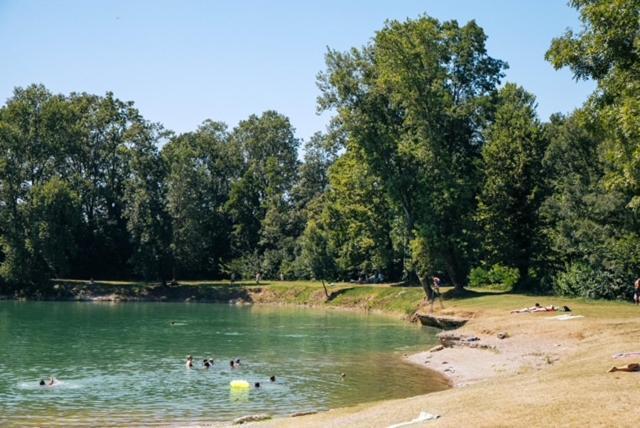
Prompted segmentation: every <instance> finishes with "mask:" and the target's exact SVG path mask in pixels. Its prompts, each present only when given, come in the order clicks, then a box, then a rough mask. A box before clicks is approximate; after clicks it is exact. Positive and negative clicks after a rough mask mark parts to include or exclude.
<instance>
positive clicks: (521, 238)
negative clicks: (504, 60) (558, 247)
mask: <svg viewBox="0 0 640 428" xmlns="http://www.w3.org/2000/svg"><path fill="white" fill-rule="evenodd" d="M498 100H499V101H498V107H497V110H496V113H495V119H494V121H493V123H492V124H491V126H490V127H489V128H488V129H487V132H486V143H485V145H484V146H483V148H482V159H483V167H484V168H483V170H484V176H485V179H484V183H483V186H482V190H481V192H480V194H479V196H478V201H479V202H478V212H477V220H478V222H479V224H480V226H481V227H482V237H483V239H482V241H483V242H482V243H483V247H482V249H483V252H484V254H485V261H487V262H488V263H489V264H498V263H499V264H503V265H507V266H513V267H516V268H517V269H518V271H519V274H520V286H521V287H522V286H526V285H527V283H528V279H529V269H530V267H531V266H532V264H533V263H534V260H535V257H536V256H537V250H539V249H540V245H541V240H540V231H539V225H540V222H539V219H538V210H539V208H540V204H541V203H542V200H543V197H544V191H543V188H544V182H543V177H544V175H543V173H542V158H543V156H544V153H545V149H546V145H547V141H546V138H545V136H544V132H543V129H542V126H541V124H540V123H539V122H538V119H537V118H536V112H535V98H534V96H533V95H531V94H529V93H527V92H526V91H525V90H524V89H522V88H521V87H518V86H516V85H514V84H510V83H509V84H507V85H505V87H504V88H502V89H501V90H500V92H499V94H498Z"/></svg>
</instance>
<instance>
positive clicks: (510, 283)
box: [469, 264, 520, 290]
mask: <svg viewBox="0 0 640 428" xmlns="http://www.w3.org/2000/svg"><path fill="white" fill-rule="evenodd" d="M518 279H520V274H519V273H518V269H516V268H511V267H508V266H504V265H501V264H495V265H493V266H491V268H490V269H488V270H487V269H486V268H485V267H483V266H478V267H475V268H473V269H471V272H470V273H469V286H471V287H482V288H491V289H494V290H511V289H512V288H513V287H514V286H515V285H516V284H517V283H518Z"/></svg>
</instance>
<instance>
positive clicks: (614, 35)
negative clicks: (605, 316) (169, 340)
mask: <svg viewBox="0 0 640 428" xmlns="http://www.w3.org/2000/svg"><path fill="white" fill-rule="evenodd" d="M614 3H616V4H618V3H624V7H615V8H614V7H612V5H613V4H614ZM571 5H572V6H574V7H575V8H576V9H578V11H579V13H580V17H581V20H582V23H583V29H582V30H581V31H580V32H578V33H574V32H572V31H567V33H566V34H564V35H562V36H560V37H558V38H556V39H554V40H553V42H552V43H551V46H550V48H549V50H548V52H547V59H548V60H549V61H550V62H551V63H552V64H553V66H554V67H556V68H561V67H569V68H570V69H571V70H572V71H573V73H574V76H575V78H576V79H587V78H588V79H594V80H595V81H596V82H597V83H598V86H597V89H596V91H595V92H594V93H593V94H592V96H591V97H590V98H589V99H588V101H587V102H586V103H585V104H584V105H583V106H582V107H581V108H579V109H577V110H576V111H574V112H572V113H570V114H567V115H562V114H555V115H553V116H552V117H551V118H550V119H549V120H548V121H546V122H544V121H541V120H540V118H539V117H538V116H537V113H536V100H535V96H534V95H533V94H531V93H529V92H527V91H526V90H525V89H524V88H522V87H520V86H518V85H516V84H514V83H504V84H503V82H502V80H503V78H504V71H505V70H506V69H507V63H506V62H504V61H502V60H499V59H496V58H493V57H491V56H489V54H488V53H487V50H486V45H485V42H486V38H487V36H486V34H485V33H484V31H483V29H482V28H481V27H479V26H478V25H477V24H476V23H475V22H474V21H470V22H468V23H466V24H465V25H460V24H459V23H458V22H456V21H445V22H441V21H438V20H436V19H434V18H431V17H429V16H426V15H425V16H421V17H419V18H416V19H408V20H406V21H403V22H400V21H388V22H387V23H386V24H385V26H384V27H383V28H382V29H381V30H379V31H378V32H377V33H376V34H375V35H374V37H373V38H372V39H371V41H370V42H369V43H368V44H367V45H366V46H363V47H361V48H353V49H351V50H349V51H346V52H340V51H335V50H329V51H328V52H327V54H326V68H325V70H324V71H322V72H321V73H319V75H318V81H317V82H318V87H319V89H320V96H319V98H318V108H319V110H320V111H329V112H331V113H332V115H333V117H332V120H331V123H330V125H329V126H328V127H327V129H326V131H325V132H324V133H318V134H316V135H314V136H313V137H312V138H311V139H309V141H307V142H305V143H304V144H303V142H302V141H300V140H299V139H298V138H296V137H295V129H294V128H293V126H292V124H291V123H290V121H289V119H288V118H287V117H286V116H284V115H282V114H280V113H278V112H275V111H267V112H264V113H262V114H261V115H252V116H250V117H248V118H247V119H246V120H243V121H241V122H239V123H238V124H237V125H236V126H235V127H233V128H229V127H228V126H227V125H226V124H224V123H221V122H216V121H212V120H207V121H205V122H204V123H202V125H201V126H200V127H199V128H198V129H196V130H195V131H192V132H186V133H182V134H176V133H173V132H171V131H168V130H166V129H164V128H163V127H162V126H161V125H160V124H157V123H151V122H149V121H148V120H146V119H144V117H142V115H141V114H140V112H139V111H138V110H137V109H136V108H135V107H134V104H133V103H132V102H124V101H121V100H119V99H117V98H116V97H115V96H114V95H113V94H112V93H107V94H106V95H105V96H96V95H91V94H86V93H71V94H68V95H61V94H53V93H51V92H50V91H48V90H47V89H46V88H45V87H44V86H42V85H31V86H29V87H27V88H17V89H15V91H14V94H13V96H12V97H11V98H10V99H9V100H8V101H7V102H6V104H5V105H4V106H3V107H2V108H1V109H0V278H1V280H2V284H3V286H4V287H13V288H27V287H42V286H45V285H46V284H47V283H48V279H49V278H51V277H77V278H96V279H99V278H110V279H123V278H134V277H135V278H141V279H144V280H149V281H155V280H162V281H166V280H168V279H172V278H178V279H180V278H190V279H191V278H193V279H195V278H222V277H230V276H234V277H238V278H240V277H245V278H246V277H252V276H253V275H255V273H256V272H261V273H262V276H263V277H265V278H280V277H284V278H287V279H294V278H318V279H320V278H322V279H340V280H354V279H357V278H365V277H367V276H370V275H373V274H382V275H384V277H385V278H386V279H388V280H393V281H400V280H407V281H412V280H419V279H423V280H424V278H425V276H426V275H428V274H431V273H435V272H439V273H442V274H444V275H445V276H446V278H447V279H448V280H450V282H451V283H452V284H453V285H454V286H455V287H456V288H457V289H461V288H462V287H464V286H465V285H467V284H468V283H469V281H471V283H472V284H473V285H488V284H490V283H492V282H509V283H510V284H512V285H513V286H515V287H516V288H518V289H521V290H527V291H543V292H551V291H553V292H556V293H560V294H568V295H581V296H588V297H604V298H620V297H626V296H628V295H629V294H630V293H631V287H630V285H629V284H630V283H631V282H632V281H633V279H634V277H635V276H637V275H638V272H637V269H638V266H639V262H640V246H639V245H638V243H639V236H640V221H639V220H640V217H639V216H638V210H639V209H640V122H638V120H637V117H639V113H640V78H639V77H638V76H640V58H639V55H640V43H639V40H640V38H639V37H640V36H638V34H640V28H639V27H640V24H639V22H640V2H639V1H638V0H622V1H615V2H614V1H613V0H600V1H592V0H588V1H587V0H573V1H571ZM559 96H560V95H559Z"/></svg>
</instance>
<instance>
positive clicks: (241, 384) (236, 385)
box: [229, 379, 251, 389]
mask: <svg viewBox="0 0 640 428" xmlns="http://www.w3.org/2000/svg"><path fill="white" fill-rule="evenodd" d="M229 386H230V387H231V388H232V389H247V388H249V387H250V386H251V385H249V382H247V381H246V380H240V379H239V380H232V381H231V382H229Z"/></svg>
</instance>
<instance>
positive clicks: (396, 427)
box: [387, 411, 440, 428]
mask: <svg viewBox="0 0 640 428" xmlns="http://www.w3.org/2000/svg"><path fill="white" fill-rule="evenodd" d="M439 417H440V415H432V414H431V413H427V412H425V411H422V412H420V414H419V415H418V417H417V418H415V419H411V420H410V421H408V422H400V423H399V424H393V425H389V426H388V427H387V428H399V427H406V426H409V425H413V424H417V423H418V422H424V421H432V420H434V419H438V418H439Z"/></svg>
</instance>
